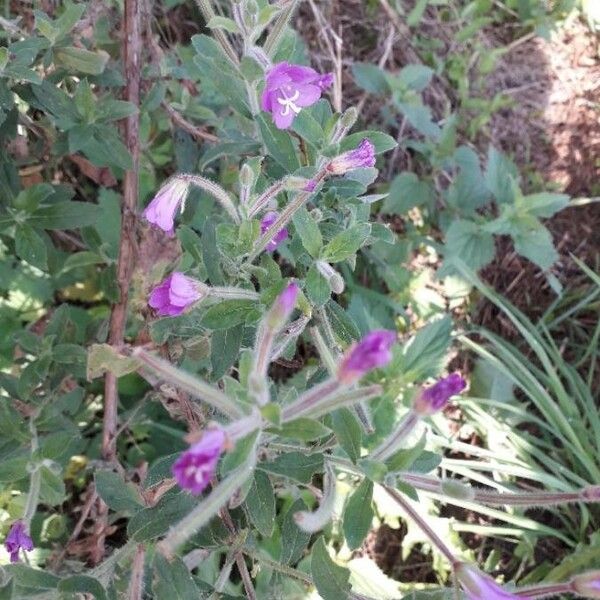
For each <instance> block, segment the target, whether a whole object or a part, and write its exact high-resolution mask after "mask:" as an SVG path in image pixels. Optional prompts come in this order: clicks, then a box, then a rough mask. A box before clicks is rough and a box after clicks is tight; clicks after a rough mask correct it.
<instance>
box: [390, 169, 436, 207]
mask: <svg viewBox="0 0 600 600" xmlns="http://www.w3.org/2000/svg"><path fill="white" fill-rule="evenodd" d="M433 198H434V192H433V190H432V188H431V186H430V185H429V184H428V183H427V182H425V181H421V180H420V179H419V177H418V176H417V175H415V174H414V173H411V172H410V171H404V172H403V173H400V174H399V175H397V176H396V177H395V178H394V180H393V181H392V184H391V186H390V191H389V194H388V197H387V198H386V199H385V202H384V203H383V207H382V209H381V210H382V211H383V212H384V213H392V214H396V215H404V214H406V213H407V212H408V211H409V210H410V209H411V208H414V207H415V206H422V205H423V204H429V202H431V201H432V200H433Z"/></svg>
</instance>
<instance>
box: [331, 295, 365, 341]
mask: <svg viewBox="0 0 600 600" xmlns="http://www.w3.org/2000/svg"><path fill="white" fill-rule="evenodd" d="M325 311H326V313H327V318H328V319H329V322H330V323H331V328H332V329H333V333H334V334H335V335H336V337H337V338H338V339H339V341H340V342H341V343H342V344H343V345H344V346H348V345H350V344H351V343H352V342H354V341H356V340H358V339H359V338H360V331H359V329H358V327H357V326H356V323H355V322H354V321H353V320H352V318H351V317H350V315H348V313H347V312H346V311H345V310H344V309H343V308H342V307H341V306H340V305H339V304H338V303H337V302H335V301H334V300H330V301H329V302H328V303H327V304H326V305H325Z"/></svg>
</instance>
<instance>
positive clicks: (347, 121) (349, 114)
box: [340, 106, 358, 129]
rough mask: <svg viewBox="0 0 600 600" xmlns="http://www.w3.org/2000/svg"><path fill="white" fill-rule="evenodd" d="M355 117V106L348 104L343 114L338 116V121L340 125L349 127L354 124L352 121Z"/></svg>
mask: <svg viewBox="0 0 600 600" xmlns="http://www.w3.org/2000/svg"><path fill="white" fill-rule="evenodd" d="M357 119H358V110H357V108H356V107H355V106H350V107H349V108H347V109H346V110H345V111H344V114H343V115H342V117H341V118H340V123H341V125H342V127H345V128H346V129H350V128H351V127H353V126H354V123H356V120H357Z"/></svg>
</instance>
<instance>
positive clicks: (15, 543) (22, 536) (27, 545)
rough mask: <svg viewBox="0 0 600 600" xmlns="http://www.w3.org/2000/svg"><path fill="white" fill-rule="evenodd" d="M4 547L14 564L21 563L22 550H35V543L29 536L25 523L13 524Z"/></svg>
mask: <svg viewBox="0 0 600 600" xmlns="http://www.w3.org/2000/svg"><path fill="white" fill-rule="evenodd" d="M4 547H5V548H6V551H7V552H8V553H10V562H13V563H14V562H19V552H20V551H21V549H23V550H27V551H28V552H29V551H31V550H33V541H32V539H31V538H30V537H29V535H28V534H27V529H26V528H25V523H23V521H15V522H14V523H13V524H12V526H11V528H10V531H9V532H8V535H7V536H6V540H4Z"/></svg>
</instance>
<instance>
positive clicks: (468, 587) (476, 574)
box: [454, 562, 521, 600]
mask: <svg viewBox="0 0 600 600" xmlns="http://www.w3.org/2000/svg"><path fill="white" fill-rule="evenodd" d="M454 572H455V573H456V577H457V578H458V581H459V582H460V584H461V586H462V588H463V590H464V591H465V593H466V594H467V597H468V598H469V600H518V599H519V598H520V597H521V596H516V595H515V594H510V593H509V592H506V591H504V590H503V589H502V588H501V587H500V586H499V585H498V584H497V583H496V582H495V581H494V580H493V579H492V578H491V577H490V576H489V575H486V574H485V573H482V572H481V571H480V570H479V569H478V568H477V567H475V566H473V565H469V564H467V563H463V562H461V563H458V564H457V565H455V567H454Z"/></svg>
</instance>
